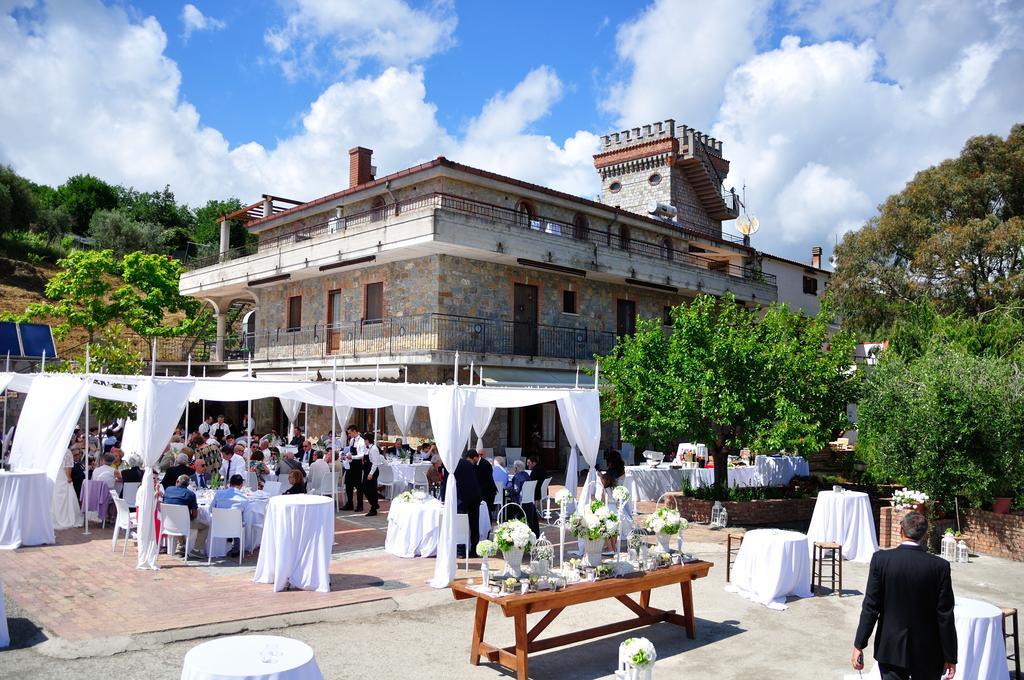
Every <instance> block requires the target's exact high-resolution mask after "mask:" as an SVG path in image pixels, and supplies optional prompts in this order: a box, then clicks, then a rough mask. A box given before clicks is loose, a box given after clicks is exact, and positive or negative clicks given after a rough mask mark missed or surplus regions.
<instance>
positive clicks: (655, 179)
mask: <svg viewBox="0 0 1024 680" xmlns="http://www.w3.org/2000/svg"><path fill="white" fill-rule="evenodd" d="M647 181H648V182H649V183H650V185H651V186H652V187H656V186H658V185H659V184H661V175H659V174H658V173H654V174H653V175H651V176H650V177H648V178H647Z"/></svg>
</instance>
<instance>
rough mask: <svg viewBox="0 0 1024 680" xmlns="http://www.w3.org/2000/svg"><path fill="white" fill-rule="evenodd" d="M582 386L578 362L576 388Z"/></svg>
mask: <svg viewBox="0 0 1024 680" xmlns="http://www.w3.org/2000/svg"><path fill="white" fill-rule="evenodd" d="M579 388H580V365H579V364H576V389H579Z"/></svg>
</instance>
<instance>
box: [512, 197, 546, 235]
mask: <svg viewBox="0 0 1024 680" xmlns="http://www.w3.org/2000/svg"><path fill="white" fill-rule="evenodd" d="M516 219H517V220H518V222H519V223H520V224H521V225H523V226H524V227H530V228H531V229H537V230H538V231H539V230H540V220H539V219H537V209H536V208H534V207H533V204H532V203H530V202H529V201H519V202H518V203H516Z"/></svg>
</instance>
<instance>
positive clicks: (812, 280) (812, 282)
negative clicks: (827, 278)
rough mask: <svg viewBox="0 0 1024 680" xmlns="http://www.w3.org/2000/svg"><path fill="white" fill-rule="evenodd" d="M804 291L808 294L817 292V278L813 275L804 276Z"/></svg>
mask: <svg viewBox="0 0 1024 680" xmlns="http://www.w3.org/2000/svg"><path fill="white" fill-rule="evenodd" d="M804 292H805V293H807V294H808V295H817V294H818V279H817V277H814V276H805V277H804Z"/></svg>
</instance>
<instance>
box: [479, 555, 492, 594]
mask: <svg viewBox="0 0 1024 680" xmlns="http://www.w3.org/2000/svg"><path fill="white" fill-rule="evenodd" d="M480 581H481V583H483V586H484V587H485V588H488V587H490V585H491V565H490V564H489V562H488V559H487V558H486V557H485V558H484V559H483V562H482V563H481V564H480Z"/></svg>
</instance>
